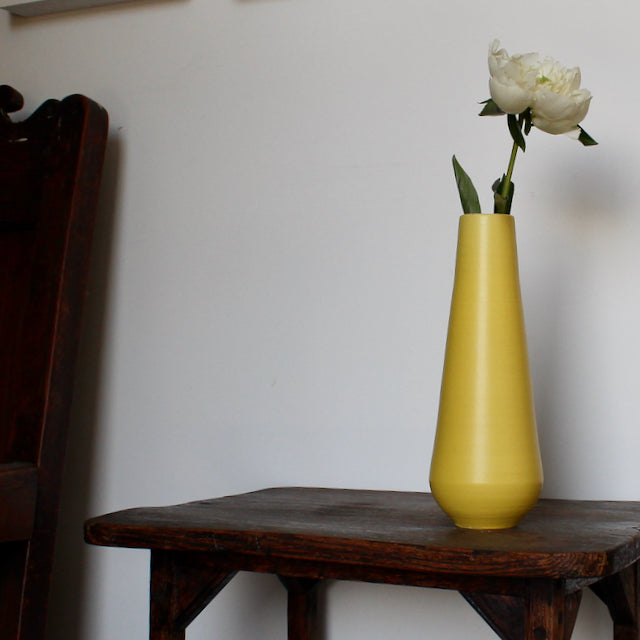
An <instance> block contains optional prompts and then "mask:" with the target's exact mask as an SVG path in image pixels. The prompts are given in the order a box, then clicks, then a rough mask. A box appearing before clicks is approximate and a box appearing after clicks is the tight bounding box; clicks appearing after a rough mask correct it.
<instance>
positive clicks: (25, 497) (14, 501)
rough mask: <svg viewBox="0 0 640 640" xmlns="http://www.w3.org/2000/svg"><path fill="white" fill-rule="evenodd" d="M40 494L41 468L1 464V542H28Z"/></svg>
mask: <svg viewBox="0 0 640 640" xmlns="http://www.w3.org/2000/svg"><path fill="white" fill-rule="evenodd" d="M37 493H38V469H37V467H36V466H35V465H34V464H29V463H25V462H10V463H6V464H0V542H13V541H17V540H28V539H29V538H30V537H31V533H32V531H33V521H34V514H35V507H36V495H37Z"/></svg>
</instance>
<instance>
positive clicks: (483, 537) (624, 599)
mask: <svg viewBox="0 0 640 640" xmlns="http://www.w3.org/2000/svg"><path fill="white" fill-rule="evenodd" d="M85 536H86V540H87V541H88V542H90V543H92V544H98V545H106V546H116V547H133V548H144V549H150V550H151V587H150V594H151V615H150V639H151V640H182V639H184V637H185V629H186V627H187V625H188V624H189V623H190V622H191V621H192V620H193V619H194V618H195V617H196V616H197V615H198V614H199V613H200V612H201V611H202V610H203V609H204V607H205V606H206V605H207V604H208V603H209V602H210V601H211V600H212V599H213V598H214V597H215V596H216V595H217V594H218V593H219V592H220V590H221V589H222V588H223V587H224V586H225V585H226V584H227V583H228V582H229V581H230V580H231V578H233V576H234V575H235V574H236V573H237V572H238V571H257V572H263V573H272V574H276V575H277V576H278V577H279V578H280V580H281V582H282V583H283V584H284V586H285V587H286V588H287V590H288V616H289V622H288V624H289V627H288V628H289V634H288V635H289V639H290V640H315V639H317V638H318V631H317V629H318V624H317V617H318V616H317V587H318V585H320V584H321V583H322V582H323V581H325V580H328V579H337V580H355V581H364V582H378V583H385V584H397V585H414V586H421V587H436V588H442V589H455V590H458V591H460V592H461V593H462V595H463V596H464V597H465V598H466V599H467V600H468V602H469V603H470V604H471V605H472V606H473V607H474V608H475V609H476V611H478V613H479V614H480V615H481V616H482V617H483V618H484V619H485V620H486V621H487V622H488V623H489V625H491V627H492V628H493V629H494V631H496V633H497V634H498V635H499V636H500V637H501V638H503V639H504V640H522V639H523V638H524V640H569V638H570V636H571V632H572V630H573V626H574V623H575V619H576V615H577V612H578V606H579V604H580V596H581V593H582V590H583V589H585V588H587V587H589V588H590V589H592V590H593V591H594V592H595V593H596V594H597V595H598V597H599V598H600V599H601V600H603V601H604V603H605V604H606V605H607V607H608V608H609V611H610V613H611V617H612V619H613V623H614V625H613V628H614V632H613V637H614V639H615V640H639V637H640V634H639V625H638V611H639V609H640V571H639V569H638V567H639V566H640V565H639V562H638V559H639V558H640V502H602V501H575V500H541V501H540V502H539V503H538V504H537V505H536V507H535V508H534V509H533V511H532V512H531V513H530V514H529V515H528V516H526V518H525V519H524V520H523V521H522V522H521V523H520V525H518V526H517V527H516V528H514V529H509V530H502V531H470V530H463V529H457V528H456V527H454V526H453V525H452V524H451V522H450V520H449V519H448V518H447V517H446V516H445V515H444V514H443V513H442V512H441V511H440V509H439V508H438V506H437V505H436V503H435V502H434V500H433V498H432V496H431V495H430V494H427V493H405V492H393V491H359V490H347V489H315V488H298V487H292V488H291V487H290V488H277V489H265V490H262V491H256V492H253V493H246V494H241V495H236V496H229V497H225V498H217V499H213V500H205V501H201V502H192V503H187V504H181V505H177V506H170V507H159V508H137V509H129V510H126V511H119V512H117V513H112V514H109V515H105V516H101V517H98V518H94V519H92V520H89V521H88V522H87V523H86V527H85Z"/></svg>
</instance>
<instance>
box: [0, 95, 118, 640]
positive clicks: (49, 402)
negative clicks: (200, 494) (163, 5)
mask: <svg viewBox="0 0 640 640" xmlns="http://www.w3.org/2000/svg"><path fill="white" fill-rule="evenodd" d="M22 103H23V100H22V96H21V95H20V94H19V93H18V92H17V91H15V90H14V89H12V88H11V87H7V86H6V85H3V86H2V87H0V336H2V340H0V503H2V506H1V507H0V515H1V517H0V621H1V623H0V640H39V639H41V638H43V637H44V627H45V614H46V605H47V599H48V592H49V582H50V575H51V567H52V561H53V549H54V542H55V531H56V524H57V515H58V505H59V496H60V485H61V480H62V470H63V463H64V454H65V448H66V435H67V425H68V419H69V413H70V407H71V399H72V394H73V377H74V365H75V359H76V352H77V347H78V342H79V335H80V322H81V314H82V308H83V301H84V295H85V290H86V281H87V274H88V269H89V257H90V248H91V242H92V236H93V228H94V221H95V215H96V202H97V197H98V188H99V184H100V177H101V173H102V163H103V158H104V152H105V145H106V137H107V121H108V118H107V114H106V112H105V111H104V109H102V107H100V106H99V105H98V104H96V103H95V102H93V101H91V100H89V99H88V98H86V97H84V96H80V95H73V96H69V97H67V98H65V99H63V100H47V101H46V102H44V103H43V104H42V105H41V106H40V107H39V108H38V109H37V110H36V111H35V112H34V113H33V114H31V115H30V116H29V117H27V118H23V119H20V120H18V121H16V122H14V121H13V120H12V119H11V118H10V117H9V115H8V114H9V113H11V112H14V111H18V110H19V109H20V108H21V107H22Z"/></svg>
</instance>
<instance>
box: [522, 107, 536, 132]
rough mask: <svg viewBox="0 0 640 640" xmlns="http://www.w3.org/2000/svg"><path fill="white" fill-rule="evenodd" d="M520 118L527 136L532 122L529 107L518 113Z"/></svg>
mask: <svg viewBox="0 0 640 640" xmlns="http://www.w3.org/2000/svg"><path fill="white" fill-rule="evenodd" d="M520 118H521V119H522V120H524V135H525V136H528V135H529V132H530V131H531V125H532V124H533V121H532V117H531V107H528V108H527V109H526V110H525V111H523V112H522V113H521V114H520Z"/></svg>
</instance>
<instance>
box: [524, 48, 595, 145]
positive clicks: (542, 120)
mask: <svg viewBox="0 0 640 640" xmlns="http://www.w3.org/2000/svg"><path fill="white" fill-rule="evenodd" d="M580 80H581V78H580V69H578V68H577V67H575V68H573V69H566V68H565V67H563V66H562V65H561V64H560V63H559V62H556V61H555V60H552V59H551V58H547V59H546V60H544V61H543V62H542V63H541V64H540V67H539V70H538V77H537V80H536V90H535V91H534V94H533V102H532V104H531V116H532V121H533V125H534V126H535V127H537V128H538V129H541V130H542V131H546V132H547V133H553V134H558V133H568V134H569V135H571V136H572V137H578V135H579V134H580V129H579V128H578V124H579V123H580V122H582V120H584V118H585V116H586V115H587V112H588V111H589V104H590V103H591V93H590V92H589V91H588V90H587V89H581V88H580Z"/></svg>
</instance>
